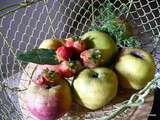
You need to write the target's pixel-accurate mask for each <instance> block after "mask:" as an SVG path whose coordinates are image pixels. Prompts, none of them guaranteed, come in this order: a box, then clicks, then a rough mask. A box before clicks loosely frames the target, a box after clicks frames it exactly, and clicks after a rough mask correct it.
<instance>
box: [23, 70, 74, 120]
mask: <svg viewBox="0 0 160 120" xmlns="http://www.w3.org/2000/svg"><path fill="white" fill-rule="evenodd" d="M45 72H46V71H45ZM52 72H53V71H51V72H48V74H46V75H47V76H44V75H43V76H42V75H40V76H38V77H37V80H36V82H31V84H30V85H29V88H28V89H27V91H26V94H25V97H24V99H25V104H26V106H27V108H28V110H29V111H30V112H31V113H32V114H33V115H34V116H35V117H37V118H38V119H39V120H55V119H58V118H59V117H61V116H63V115H64V114H65V113H66V112H68V111H69V109H70V107H71V102H72V98H71V90H70V87H69V83H68V82H67V81H66V80H65V79H64V78H61V77H60V76H59V77H57V76H58V74H56V73H54V74H53V73H52ZM55 74H56V75H55ZM48 75H49V76H50V78H49V77H48Z"/></svg>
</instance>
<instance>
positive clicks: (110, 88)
mask: <svg viewBox="0 0 160 120" xmlns="http://www.w3.org/2000/svg"><path fill="white" fill-rule="evenodd" d="M72 87H73V91H74V95H75V99H76V100H77V102H78V103H79V104H81V105H82V106H84V107H86V108H88V109H91V110H96V109H99V108H101V107H103V106H104V105H106V104H107V103H109V102H110V101H111V100H112V99H113V98H114V97H115V96H116V94H117V87H118V81H117V76H116V74H115V73H114V72H113V71H112V70H111V69H108V68H105V67H98V68H94V69H84V70H83V71H81V72H80V73H79V75H78V76H77V77H76V78H75V79H74V80H73V83H72Z"/></svg>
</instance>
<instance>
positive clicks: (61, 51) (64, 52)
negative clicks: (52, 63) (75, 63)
mask: <svg viewBox="0 0 160 120" xmlns="http://www.w3.org/2000/svg"><path fill="white" fill-rule="evenodd" d="M56 55H57V59H58V60H59V61H65V60H69V59H70V58H71V56H72V49H71V48H68V47H65V46H61V47H59V48H58V49H57V50H56Z"/></svg>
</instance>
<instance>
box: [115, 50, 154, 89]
mask: <svg viewBox="0 0 160 120" xmlns="http://www.w3.org/2000/svg"><path fill="white" fill-rule="evenodd" d="M115 70H116V72H117V74H118V76H119V80H120V85H121V86H122V87H123V88H131V89H135V90H139V89H142V88H143V87H144V86H145V85H146V84H147V83H148V82H149V81H150V80H152V79H153V78H154V74H155V70H156V64H155V61H154V58H153V56H152V55H151V54H150V53H149V52H147V51H144V50H142V49H137V48H126V49H123V51H122V53H121V54H120V56H119V58H118V61H117V62H116V64H115Z"/></svg>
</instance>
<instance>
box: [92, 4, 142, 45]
mask: <svg viewBox="0 0 160 120" xmlns="http://www.w3.org/2000/svg"><path fill="white" fill-rule="evenodd" d="M126 11H128V10H127V7H126V6H122V8H121V9H120V10H119V12H115V11H114V10H113V8H112V4H111V3H107V4H104V5H103V7H102V8H101V9H100V10H99V13H100V15H98V16H97V17H95V19H94V21H93V22H92V24H91V28H90V30H93V31H95V30H96V31H102V32H106V33H108V34H110V35H111V37H112V38H113V39H114V40H115V41H116V43H117V45H118V46H119V47H122V48H123V47H134V48H135V47H136V48H139V47H140V46H141V45H140V42H139V41H138V40H137V39H136V38H135V37H134V36H132V35H129V34H128V32H129V31H130V28H128V26H127V21H126V20H125V19H121V18H120V17H119V16H121V15H122V14H123V13H125V12H126Z"/></svg>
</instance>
